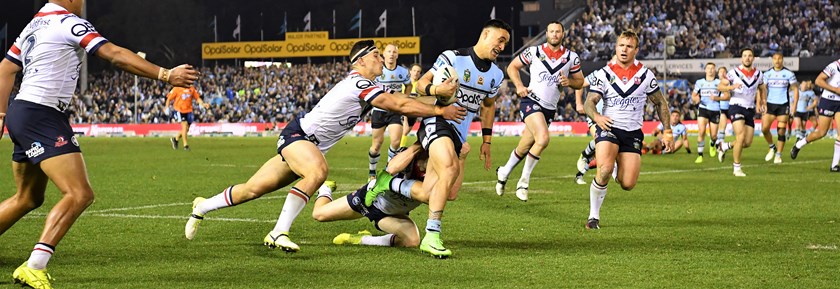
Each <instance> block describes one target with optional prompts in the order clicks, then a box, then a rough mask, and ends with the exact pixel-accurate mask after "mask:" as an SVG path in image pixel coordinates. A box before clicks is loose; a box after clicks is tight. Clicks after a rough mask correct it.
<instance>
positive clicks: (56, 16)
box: [0, 0, 198, 288]
mask: <svg viewBox="0 0 840 289" xmlns="http://www.w3.org/2000/svg"><path fill="white" fill-rule="evenodd" d="M83 5H84V1H69V0H51V1H49V3H47V4H46V5H44V7H43V8H41V10H40V11H38V13H37V14H35V17H34V18H33V19H32V21H30V22H29V24H28V25H27V26H26V27H25V28H24V29H23V31H22V32H21V34H20V36H18V37H17V39H16V40H15V42H14V43H12V46H11V49H9V51H8V52H7V53H6V57H5V59H3V60H2V62H0V131H2V130H3V123H4V122H5V124H6V125H7V126H8V129H9V136H10V137H11V138H12V143H13V144H14V152H13V154H12V161H13V162H12V171H13V173H14V179H15V182H16V185H17V188H18V189H17V192H16V193H15V195H14V196H12V197H11V198H9V199H6V200H5V201H3V202H2V203H0V235H2V234H3V233H4V232H6V230H8V229H9V228H10V227H11V226H12V225H14V224H15V223H16V222H17V221H18V220H20V219H21V218H22V217H23V216H24V215H26V214H27V213H29V212H30V211H32V210H34V209H35V208H37V207H39V206H41V205H42V204H43V203H44V191H45V189H46V187H47V182H48V181H52V183H53V184H55V186H56V187H57V188H58V189H59V191H61V193H62V198H61V200H59V201H58V202H57V203H56V204H55V206H53V208H52V209H51V210H50V212H49V214H48V215H47V218H46V222H45V224H44V229H43V232H42V233H41V236H40V238H39V240H38V243H36V245H35V247H34V249H33V250H32V253H31V255H30V257H29V260H28V261H27V262H25V263H24V264H23V265H21V266H20V267H18V268H17V269H16V270H15V271H14V273H13V274H12V277H13V278H14V281H15V283H23V284H24V285H27V286H30V287H35V288H52V287H51V284H50V281H49V278H48V276H47V274H46V266H47V263H48V262H49V260H50V257H51V256H52V254H53V253H54V252H55V246H56V245H58V243H59V242H60V241H61V240H62V238H63V237H64V235H65V234H66V233H67V231H68V230H69V229H70V227H71V226H72V225H73V223H74V222H75V221H76V219H77V218H78V217H79V216H80V215H81V214H82V212H83V211H84V210H85V209H86V208H87V207H88V206H89V205H90V204H91V203H93V198H94V194H93V189H91V186H90V182H89V181H88V175H87V169H86V168H85V162H84V160H83V157H82V152H81V149H80V148H79V143H78V141H77V140H76V137H75V135H74V133H73V129H72V128H71V127H70V122H69V120H68V118H67V116H66V115H65V114H64V111H65V110H66V109H67V108H68V107H69V106H70V99H71V98H72V96H73V92H74V91H75V89H76V83H77V82H78V79H79V67H80V64H81V63H82V61H83V59H84V57H85V54H89V55H96V56H98V57H100V58H102V59H105V60H107V61H109V62H111V63H113V64H114V65H115V66H117V67H119V68H120V69H123V70H125V71H127V72H130V73H133V74H136V75H139V76H144V77H148V78H151V79H160V80H163V81H165V82H169V83H171V84H173V85H176V86H182V87H186V86H189V85H191V84H192V83H193V81H195V80H196V79H197V78H198V72H197V71H195V70H193V69H192V68H191V67H189V66H187V65H185V66H179V67H178V68H175V69H172V70H170V69H164V68H162V67H158V66H157V65H154V64H152V63H150V62H148V61H146V60H143V59H142V58H140V57H139V56H137V55H136V54H134V53H133V52H131V51H129V50H127V49H125V48H122V47H119V46H117V45H115V44H113V43H110V42H108V40H106V39H105V38H104V37H102V36H101V35H100V34H99V33H98V32H97V31H96V29H95V28H94V27H93V25H91V24H90V23H89V22H88V21H86V20H85V19H82V18H79V17H78V16H76V15H77V14H79V13H81V11H82V7H83ZM21 71H23V82H22V83H21V86H20V91H19V93H18V94H17V97H16V98H15V99H14V101H12V102H11V103H9V94H10V93H11V90H12V86H13V85H14V82H15V75H16V74H17V73H18V72H21Z"/></svg>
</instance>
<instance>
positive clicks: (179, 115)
mask: <svg viewBox="0 0 840 289" xmlns="http://www.w3.org/2000/svg"><path fill="white" fill-rule="evenodd" d="M174 118H175V121H177V122H185V121H186V122H187V124H192V123H193V120H195V115H193V113H192V111H191V112H180V111H177V110H176V111H175V113H174Z"/></svg>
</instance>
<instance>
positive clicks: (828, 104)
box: [817, 98, 840, 117]
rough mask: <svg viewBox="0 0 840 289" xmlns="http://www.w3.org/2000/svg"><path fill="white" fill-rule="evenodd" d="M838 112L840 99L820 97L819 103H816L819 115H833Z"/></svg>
mask: <svg viewBox="0 0 840 289" xmlns="http://www.w3.org/2000/svg"><path fill="white" fill-rule="evenodd" d="M838 112H840V101H836V100H830V99H826V98H822V99H820V103H819V104H817V113H819V115H822V116H827V117H834V114H835V113H838Z"/></svg>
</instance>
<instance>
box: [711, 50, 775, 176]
mask: <svg viewBox="0 0 840 289" xmlns="http://www.w3.org/2000/svg"><path fill="white" fill-rule="evenodd" d="M753 60H755V56H754V54H753V51H752V49H750V48H744V49H741V65H740V66H738V67H735V68H732V70H730V71H729V73H727V74H726V78H727V80H728V81H729V83H732V85H727V84H725V83H723V82H721V84H720V85H718V90H720V91H725V92H730V91H731V92H732V95H731V98H730V100H729V103H730V105H731V106H730V107H729V119H730V120H731V121H732V129H733V130H734V131H735V142H734V143H732V142H723V143H721V145H719V146H718V154H719V155H718V160H719V161H721V162H723V159H724V157H725V156H726V152H727V151H729V150H730V149H733V148H734V153H733V158H734V159H735V162H734V163H732V174H733V175H735V176H736V177H746V176H747V175H746V174H745V173H744V171H743V170H741V151H742V150H743V149H745V148H748V147H750V145H751V144H752V141H753V135H754V131H755V113H756V112H758V113H763V112H764V111H765V110H766V109H767V107H766V105H767V104H766V102H765V99H766V96H767V85H766V84H764V77H763V75H762V73H761V71H760V70H758V69H756V68H755V67H753Z"/></svg>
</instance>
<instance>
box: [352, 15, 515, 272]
mask: <svg viewBox="0 0 840 289" xmlns="http://www.w3.org/2000/svg"><path fill="white" fill-rule="evenodd" d="M510 29H511V28H510V25H508V24H507V23H505V22H504V21H501V20H498V19H493V20H490V21H487V22H486V23H485V24H484V28H483V29H482V31H481V36H480V37H479V39H478V43H476V45H475V46H473V47H470V48H464V49H459V50H448V51H444V52H443V53H442V54H441V55H440V56H438V58H437V60H436V61H435V65H434V66H433V67H432V69H430V70H429V71H428V72H426V74H424V75H423V77H421V78H420V80H419V81H417V87H418V89H417V91H418V92H420V94H421V95H438V96H451V95H452V93H449V92H442V91H441V89H440V88H439V87H438V86H437V85H432V78H433V76H434V73H435V71H437V69H441V68H443V67H444V66H446V65H449V66H452V67H453V68H455V70H456V71H457V72H458V76H459V77H460V79H459V84H460V87H459V90H458V94H457V96H458V102H457V106H459V107H464V108H466V109H467V111H468V113H467V118H466V119H467V121H465V122H462V123H460V124H453V123H451V122H447V121H445V120H443V119H441V118H439V117H427V118H423V120H422V122H421V124H420V129H419V131H418V134H417V139H418V141H420V143H421V144H422V146H423V148H424V149H425V150H426V151H428V152H429V166H428V172H429V173H434V174H435V175H436V176H437V179H435V180H428V179H427V183H429V185H428V186H427V187H429V191H430V193H429V219H428V220H427V221H426V235H425V236H424V237H423V240H422V241H421V243H420V251H422V252H426V253H429V254H431V255H432V256H434V257H437V258H447V257H449V256H451V255H452V251H451V250H449V249H446V247H444V245H443V241H442V240H441V238H440V234H441V218H442V217H443V210H444V208H445V207H446V202H447V200H452V199H455V198H456V197H457V194H458V190H459V189H460V187H461V182H462V181H463V178H464V163H465V162H466V156H467V154H468V153H469V151H470V146H469V144H468V143H467V142H466V136H467V133H468V132H469V125H470V124H469V122H470V121H471V120H472V118H473V116H474V115H475V113H477V112H479V110H480V112H481V114H480V116H479V118H480V119H481V127H482V136H483V143H482V145H481V149H480V150H481V151H480V155H479V159H482V160H484V168H485V169H490V164H491V162H490V141H491V137H492V127H493V117H494V114H495V106H496V105H495V101H494V99H493V97H494V96H495V94H496V93H497V92H498V89H499V86H500V85H501V82H502V80H503V72H502V70H501V69H499V68H498V67H497V66H496V64H495V63H493V61H495V60H496V57H498V56H499V54H501V52H502V51H503V50H504V49H505V45H507V43H508V41H509V40H510ZM451 79H454V77H453V78H450V79H448V80H451ZM448 80H447V81H448ZM447 93H448V94H447ZM459 154H460V158H459ZM380 176H382V177H380ZM390 179H391V178H390V175H389V174H383V173H380V174H378V175H377V179H376V186H375V187H376V188H380V187H387V185H388V182H390ZM378 192H382V190H378V189H376V190H374V191H372V192H368V195H367V196H369V197H368V198H366V199H365V203H366V205H368V204H370V202H369V200H370V198H371V197H370V196H373V197H375V196H376V193H378Z"/></svg>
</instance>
